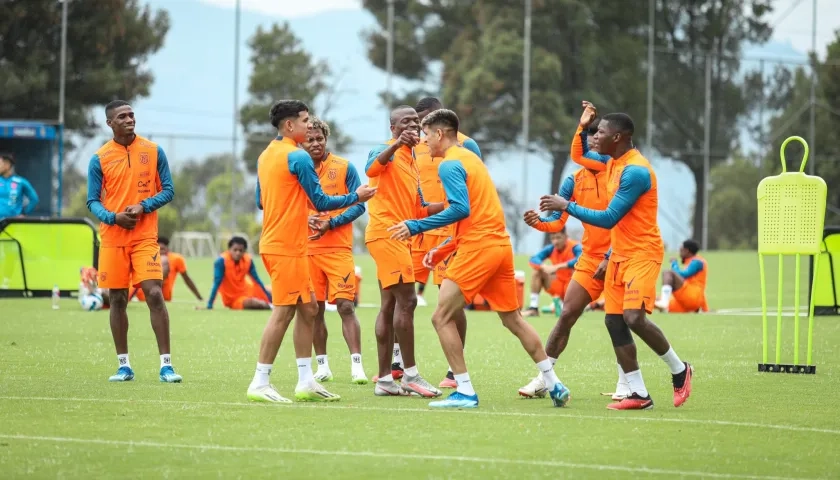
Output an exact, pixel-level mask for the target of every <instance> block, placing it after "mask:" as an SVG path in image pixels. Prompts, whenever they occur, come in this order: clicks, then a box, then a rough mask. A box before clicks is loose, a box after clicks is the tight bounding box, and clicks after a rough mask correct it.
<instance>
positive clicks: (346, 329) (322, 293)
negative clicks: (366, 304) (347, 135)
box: [303, 119, 368, 385]
mask: <svg viewBox="0 0 840 480" xmlns="http://www.w3.org/2000/svg"><path fill="white" fill-rule="evenodd" d="M329 138H330V126H329V125H327V123H326V122H324V121H323V120H320V119H313V120H312V125H311V128H310V130H309V135H308V136H307V139H306V143H305V144H304V145H303V147H304V148H305V149H306V151H307V152H309V155H310V156H311V157H312V161H313V162H314V165H315V171H316V172H317V173H318V178H319V179H320V181H321V187H323V189H324V192H325V193H326V194H327V195H346V194H348V193H350V192H354V191H356V189H357V188H359V185H361V184H362V182H361V180H359V173H358V172H357V171H356V167H354V166H353V164H352V163H350V161H348V160H347V159H345V158H341V157H339V156H338V155H335V154H333V153H331V152H330V151H329V150H327V140H328V139H329ZM363 213H365V206H364V205H363V204H361V203H357V204H356V205H353V206H352V207H350V208H347V209H342V210H333V211H331V212H320V213H319V212H317V211H310V212H309V222H310V224H311V226H312V227H314V229H313V230H314V231H315V234H314V235H312V236H311V237H309V250H308V253H309V269H310V275H311V276H312V283H313V285H314V286H315V300H317V301H318V315H317V316H315V332H314V338H313V346H314V347H315V360H316V362H317V363H318V371H316V372H315V380H318V381H319V382H328V381H330V380H332V379H333V374H332V371H331V370H330V363H329V358H328V357H327V322H326V321H325V319H324V316H325V315H324V314H325V310H326V302H327V301H329V303H331V304H333V305H335V306H336V311H338V316H339V317H341V330H342V332H343V333H344V341H345V342H347V348H348V349H350V377H351V381H352V382H353V383H355V384H358V385H364V384H366V383H368V378H367V375H365V369H364V367H363V366H362V329H361V326H360V325H359V319H358V318H356V307H355V306H354V305H353V299H354V298H355V296H356V273H355V272H356V262H355V260H354V259H353V221H354V220H356V219H357V218H359V217H360V216H361V215H362V214H363Z"/></svg>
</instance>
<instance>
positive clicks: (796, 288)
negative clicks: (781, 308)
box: [793, 253, 802, 365]
mask: <svg viewBox="0 0 840 480" xmlns="http://www.w3.org/2000/svg"><path fill="white" fill-rule="evenodd" d="M801 261H802V257H801V255H800V254H798V253H797V254H796V280H794V290H793V308H794V309H795V311H794V313H793V364H794V365H799V271H800V265H799V263H800V262H801Z"/></svg>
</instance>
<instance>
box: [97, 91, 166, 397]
mask: <svg viewBox="0 0 840 480" xmlns="http://www.w3.org/2000/svg"><path fill="white" fill-rule="evenodd" d="M105 117H106V118H107V120H106V123H107V124H108V126H109V127H111V130H112V131H113V133H114V138H113V140H109V141H108V142H107V143H106V144H105V145H103V146H102V147H101V148H100V149H99V150H97V151H96V154H94V155H93V158H91V159H90V164H89V165H88V181H87V187H88V196H87V207H88V210H90V211H91V213H93V214H94V215H96V218H98V219H99V220H100V221H101V222H102V223H100V225H99V235H100V237H101V238H102V243H101V245H100V247H99V286H100V287H102V288H107V289H108V290H109V297H110V298H109V300H110V305H111V309H110V310H111V313H110V317H111V334H112V335H113V337H114V346H115V347H116V350H117V361H118V362H119V369H118V370H117V373H116V374H115V375H112V376H111V378H110V379H109V381H111V382H126V381H129V380H132V379H134V371H133V370H132V369H131V363H129V360H128V314H127V313H126V307H127V305H128V289H129V287H131V286H132V285H130V284H132V283H133V286H135V287H136V286H137V285H140V288H142V289H143V293H144V294H145V296H146V305H148V307H149V314H150V317H151V320H152V330H154V332H155V337H156V338H157V344H158V351H159V352H160V381H161V382H167V383H178V382H180V381H181V376H180V375H178V374H176V373H175V371H174V370H173V369H172V359H171V357H170V351H169V312H167V310H166V304H165V303H164V301H163V291H162V286H163V271H162V268H161V261H160V260H161V259H160V247H159V246H158V243H157V238H158V220H157V213H156V211H157V209H159V208H160V207H162V206H164V205H166V204H167V203H169V202H171V201H172V197H174V195H175V191H174V189H173V187H172V175H171V174H170V172H169V163H168V162H167V160H166V154H165V153H164V152H163V149H162V148H160V147H159V146H158V145H157V144H156V143H153V142H152V141H150V140H147V139H145V138H143V137H140V136H138V135H136V134H135V133H134V127H135V118H134V110H132V109H131V106H130V105H129V104H128V102H125V101H123V100H114V101H113V102H111V103H109V104H108V105H106V106H105Z"/></svg>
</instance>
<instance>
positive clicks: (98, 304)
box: [79, 295, 104, 312]
mask: <svg viewBox="0 0 840 480" xmlns="http://www.w3.org/2000/svg"><path fill="white" fill-rule="evenodd" d="M79 303H80V304H82V310H87V311H88V312H95V311H97V310H102V304H103V303H104V302H103V301H102V296H101V295H85V296H83V297H82V298H80V299H79Z"/></svg>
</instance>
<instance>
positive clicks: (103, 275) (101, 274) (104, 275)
mask: <svg viewBox="0 0 840 480" xmlns="http://www.w3.org/2000/svg"><path fill="white" fill-rule="evenodd" d="M105 280H108V274H107V273H105V272H99V281H100V282H104V281H105Z"/></svg>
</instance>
